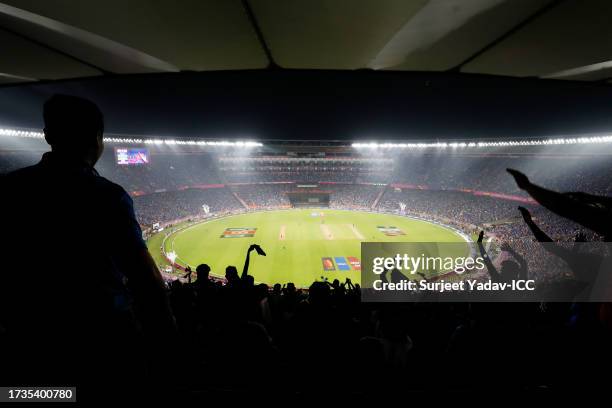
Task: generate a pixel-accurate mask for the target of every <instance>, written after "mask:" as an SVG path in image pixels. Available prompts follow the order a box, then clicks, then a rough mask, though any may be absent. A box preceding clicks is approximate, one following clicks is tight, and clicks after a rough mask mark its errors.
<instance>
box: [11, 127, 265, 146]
mask: <svg viewBox="0 0 612 408" xmlns="http://www.w3.org/2000/svg"><path fill="white" fill-rule="evenodd" d="M0 136H9V137H22V138H30V139H44V138H45V135H44V134H43V133H42V132H33V131H29V130H17V129H4V128H0ZM104 142H105V143H119V144H148V145H166V146H211V147H261V146H263V144H262V143H259V142H255V141H252V140H239V141H235V142H231V141H229V140H187V139H141V138H131V137H116V136H110V137H105V138H104Z"/></svg>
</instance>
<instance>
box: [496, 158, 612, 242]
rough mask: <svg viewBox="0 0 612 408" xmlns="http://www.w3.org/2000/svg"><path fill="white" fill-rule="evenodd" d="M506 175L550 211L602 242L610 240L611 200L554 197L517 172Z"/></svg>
mask: <svg viewBox="0 0 612 408" xmlns="http://www.w3.org/2000/svg"><path fill="white" fill-rule="evenodd" d="M507 171H508V173H510V174H511V175H512V177H514V181H515V182H516V185H517V186H518V187H519V188H520V189H521V190H525V191H526V192H527V193H528V194H529V195H530V196H531V197H533V198H534V199H535V200H536V201H537V202H538V203H540V204H542V205H543V206H544V207H546V208H548V209H549V210H550V211H552V212H554V213H556V214H558V215H560V216H562V217H565V218H568V219H570V220H572V221H575V222H577V223H578V224H581V225H583V226H585V227H587V228H590V229H591V230H593V231H595V232H597V233H599V234H601V235H603V236H604V239H605V241H610V240H612V216H611V215H612V198H610V197H603V196H596V195H592V194H586V193H581V192H577V193H576V192H574V193H558V192H556V191H552V190H547V189H545V188H543V187H540V186H538V185H536V184H533V183H532V182H531V181H530V180H529V178H528V177H527V176H526V175H525V174H523V173H521V172H520V171H517V170H514V169H507Z"/></svg>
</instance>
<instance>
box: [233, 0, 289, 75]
mask: <svg viewBox="0 0 612 408" xmlns="http://www.w3.org/2000/svg"><path fill="white" fill-rule="evenodd" d="M242 7H244V11H245V12H246V14H247V17H248V18H249V22H250V23H251V26H252V27H253V30H255V34H256V35H257V40H258V41H259V45H260V46H261V48H262V49H263V52H264V54H266V58H267V59H268V69H275V68H280V66H279V65H278V64H277V63H276V61H274V57H273V56H272V52H271V51H270V47H268V43H267V42H266V38H265V37H264V35H263V32H262V31H261V27H260V26H259V22H258V21H257V17H256V16H255V13H254V12H253V8H252V7H251V4H250V3H249V0H242Z"/></svg>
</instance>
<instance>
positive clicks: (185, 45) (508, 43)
mask: <svg viewBox="0 0 612 408" xmlns="http://www.w3.org/2000/svg"><path fill="white" fill-rule="evenodd" d="M610 16H612V1H609V0H242V1H241V0H181V1H176V0H155V1H152V0H130V1H126V0H103V1H93V0H91V1H76V0H45V1H40V0H0V44H1V45H0V47H1V49H2V58H0V84H10V83H27V82H32V81H40V80H60V79H71V78H82V77H96V76H105V75H109V74H111V75H112V74H139V73H157V72H181V71H216V70H245V69H266V68H271V67H272V68H273V67H280V68H287V69H349V70H354V69H374V70H400V71H430V72H431V71H433V72H461V73H477V74H488V75H503V76H510V77H536V78H558V79H571V80H584V81H608V79H609V78H612V41H609V39H610V38H612V24H610Z"/></svg>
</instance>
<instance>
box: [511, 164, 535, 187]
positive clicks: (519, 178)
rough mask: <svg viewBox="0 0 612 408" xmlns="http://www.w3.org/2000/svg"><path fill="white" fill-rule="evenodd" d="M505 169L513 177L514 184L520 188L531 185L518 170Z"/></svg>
mask: <svg viewBox="0 0 612 408" xmlns="http://www.w3.org/2000/svg"><path fill="white" fill-rule="evenodd" d="M506 171H507V172H508V173H510V175H511V176H512V177H514V181H515V182H516V185H517V186H518V188H520V189H521V190H525V189H527V188H528V187H529V186H530V185H531V182H530V181H529V178H528V177H527V176H526V175H524V174H523V173H521V172H520V171H518V170H514V169H506Z"/></svg>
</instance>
